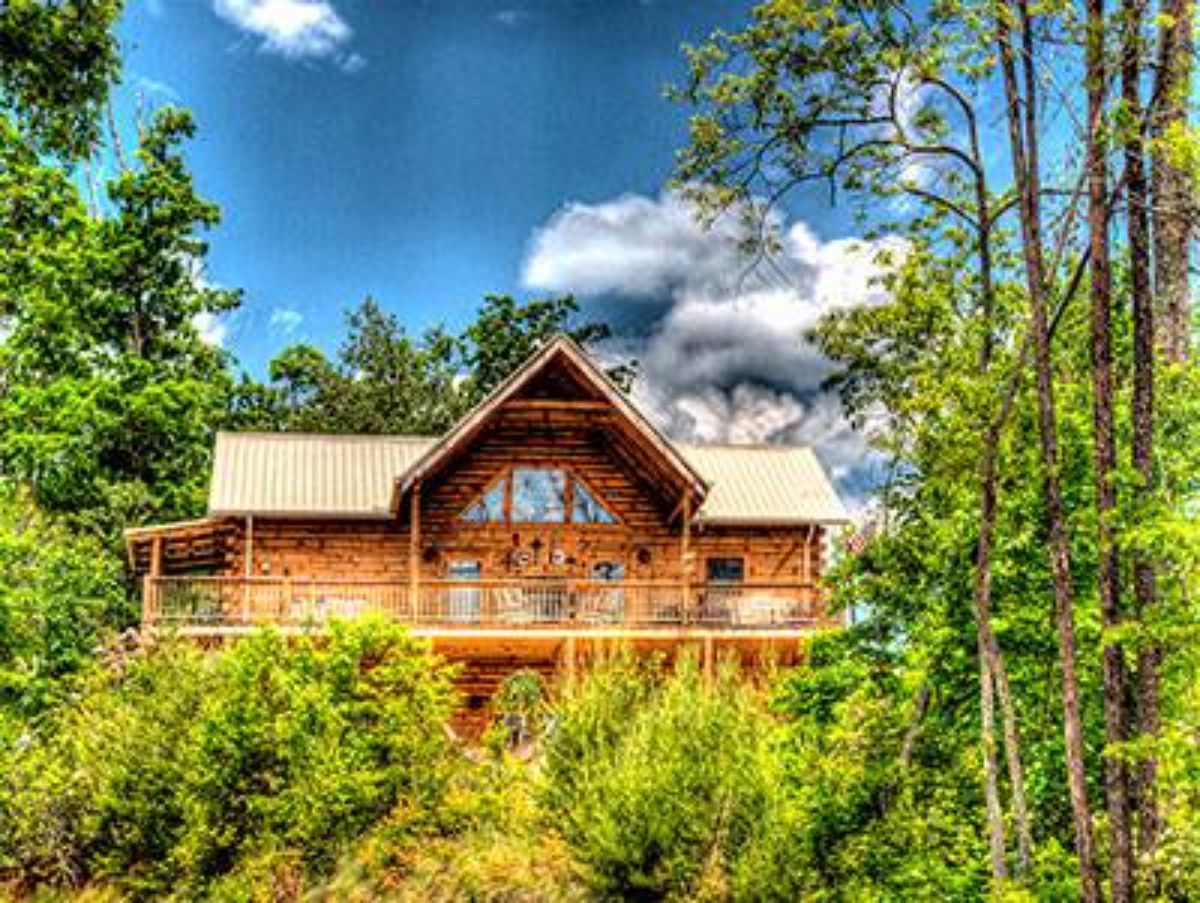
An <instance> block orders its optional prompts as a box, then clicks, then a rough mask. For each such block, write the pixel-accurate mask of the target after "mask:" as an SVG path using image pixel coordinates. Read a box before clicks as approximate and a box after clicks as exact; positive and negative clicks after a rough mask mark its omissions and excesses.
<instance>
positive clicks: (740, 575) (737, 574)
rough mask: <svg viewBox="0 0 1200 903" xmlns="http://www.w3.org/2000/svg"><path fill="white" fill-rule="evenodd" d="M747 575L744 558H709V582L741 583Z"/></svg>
mask: <svg viewBox="0 0 1200 903" xmlns="http://www.w3.org/2000/svg"><path fill="white" fill-rule="evenodd" d="M745 575H746V563H745V560H744V559H742V558H709V559H708V582H709V583H741V582H742V580H743V579H744V578H745Z"/></svg>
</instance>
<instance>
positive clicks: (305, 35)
mask: <svg viewBox="0 0 1200 903" xmlns="http://www.w3.org/2000/svg"><path fill="white" fill-rule="evenodd" d="M213 10H214V11H215V12H216V14H217V15H218V16H220V17H221V18H222V19H225V20H226V21H227V22H230V23H232V24H233V25H236V26H237V27H238V28H240V29H241V30H242V31H245V32H247V33H248V34H251V35H254V36H255V37H257V38H259V39H260V41H261V44H260V47H261V48H262V49H263V50H264V51H266V52H268V53H277V54H279V55H280V56H283V57H286V58H288V59H303V58H329V57H335V58H337V57H340V56H341V50H342V48H343V47H344V45H345V44H346V43H347V42H348V41H349V40H350V38H351V37H352V35H353V32H352V31H351V29H350V26H349V25H347V24H346V22H345V20H344V19H342V17H341V16H340V15H339V14H338V12H337V10H336V9H334V7H333V6H332V4H330V3H328V2H326V0H213ZM346 59H347V60H353V59H355V56H354V55H351V56H350V57H347V58H346ZM359 59H361V58H359ZM355 65H357V67H358V68H361V63H358V64H355Z"/></svg>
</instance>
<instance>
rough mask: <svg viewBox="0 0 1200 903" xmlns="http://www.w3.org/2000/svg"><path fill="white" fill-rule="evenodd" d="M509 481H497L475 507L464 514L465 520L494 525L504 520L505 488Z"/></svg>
mask: <svg viewBox="0 0 1200 903" xmlns="http://www.w3.org/2000/svg"><path fill="white" fill-rule="evenodd" d="M507 482H508V481H507V480H497V481H496V483H495V484H494V485H493V486H492V488H491V489H489V490H488V491H487V492H485V493H484V494H483V496H482V497H481V498H480V499H479V501H477V502H476V503H475V504H474V505H472V506H471V507H470V508H468V509H467V510H466V511H464V512H463V516H462V517H463V520H467V521H470V522H471V523H473V524H494V523H497V522H499V521H502V520H504V487H505V485H506V484H507Z"/></svg>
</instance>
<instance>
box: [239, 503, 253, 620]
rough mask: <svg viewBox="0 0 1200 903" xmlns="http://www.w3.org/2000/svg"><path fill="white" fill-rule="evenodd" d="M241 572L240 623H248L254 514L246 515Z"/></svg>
mask: <svg viewBox="0 0 1200 903" xmlns="http://www.w3.org/2000/svg"><path fill="white" fill-rule="evenodd" d="M244 557H245V559H246V560H245V561H244V562H243V573H244V577H245V581H244V583H243V584H242V623H244V624H249V623H250V578H251V577H253V576H254V515H253V514H247V515H246V543H245V553H244Z"/></svg>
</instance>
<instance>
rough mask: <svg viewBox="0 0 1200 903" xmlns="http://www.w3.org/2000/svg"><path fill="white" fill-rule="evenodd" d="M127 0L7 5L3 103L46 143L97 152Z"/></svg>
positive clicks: (2, 28)
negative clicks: (118, 30) (120, 18)
mask: <svg viewBox="0 0 1200 903" xmlns="http://www.w3.org/2000/svg"><path fill="white" fill-rule="evenodd" d="M123 6H124V3H123V2H122V0H64V2H60V3H44V2H41V0H7V2H5V4H4V5H3V6H0V108H2V109H3V110H4V111H6V112H8V113H9V114H10V116H13V117H14V120H15V121H16V122H18V123H20V124H21V125H22V127H23V128H24V130H25V133H26V135H27V136H29V137H30V139H31V140H32V141H33V142H34V143H35V144H36V146H37V147H38V148H39V149H41V150H45V151H49V152H52V153H55V154H59V155H62V156H63V157H65V158H67V159H71V160H79V159H82V158H85V157H87V156H90V154H91V152H92V150H93V148H94V146H95V144H96V143H97V142H98V140H99V138H100V126H99V123H100V114H101V112H102V110H103V107H104V104H105V102H106V101H107V100H108V95H109V90H110V88H111V87H112V85H113V84H114V83H115V82H116V80H117V77H118V76H119V74H120V70H121V59H120V53H119V47H118V43H117V36H116V31H115V27H116V22H117V18H118V16H119V15H120V13H121V9H122V7H123Z"/></svg>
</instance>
